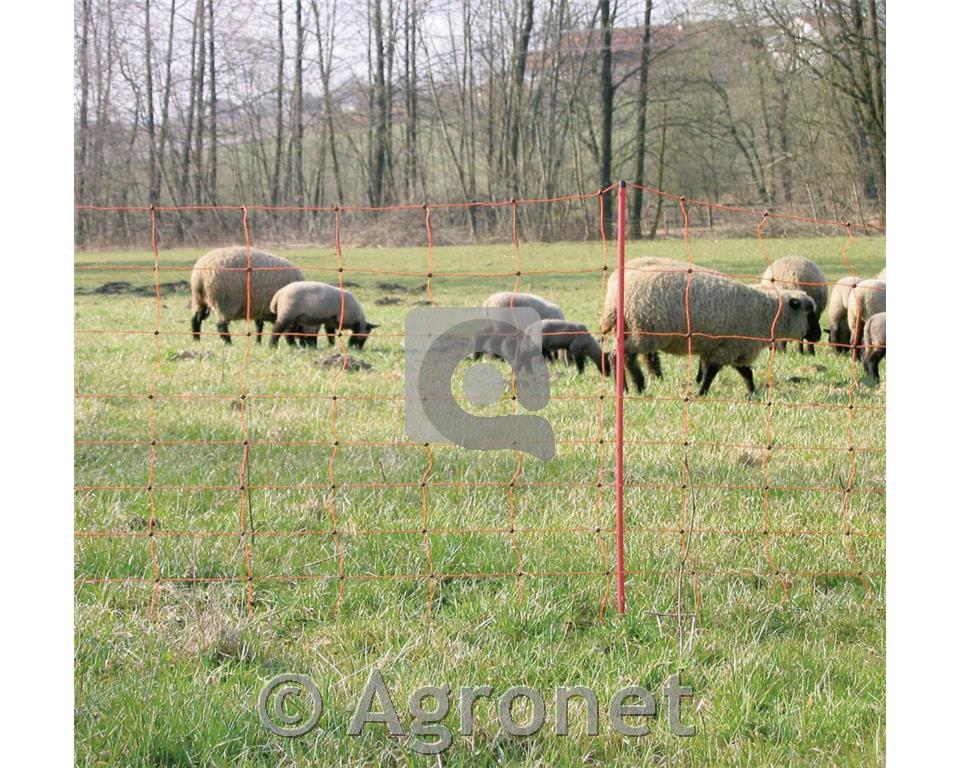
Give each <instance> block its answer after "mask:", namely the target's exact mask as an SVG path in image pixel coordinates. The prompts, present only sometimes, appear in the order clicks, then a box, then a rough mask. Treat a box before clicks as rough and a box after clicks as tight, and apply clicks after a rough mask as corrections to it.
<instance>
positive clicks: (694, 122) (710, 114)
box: [75, 0, 886, 245]
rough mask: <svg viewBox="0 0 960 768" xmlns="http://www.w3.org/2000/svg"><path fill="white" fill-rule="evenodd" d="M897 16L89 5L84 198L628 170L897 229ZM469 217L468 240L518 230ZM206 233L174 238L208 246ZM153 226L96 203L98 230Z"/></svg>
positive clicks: (591, 226)
mask: <svg viewBox="0 0 960 768" xmlns="http://www.w3.org/2000/svg"><path fill="white" fill-rule="evenodd" d="M251 6H253V7H251ZM885 21H886V9H885V4H884V3H883V2H878V1H877V0H813V2H810V1H809V0H808V1H807V2H795V1H794V0H710V1H709V2H707V1H705V0H685V1H683V0H681V1H680V2H669V0H656V1H655V0H635V1H633V2H631V0H366V2H365V3H363V4H352V3H351V4H347V3H339V2H337V0H275V1H273V0H271V1H270V2H262V3H257V4H249V3H240V2H237V0H77V2H76V5H75V30H76V44H75V52H76V56H75V80H76V88H75V94H76V109H75V115H76V119H75V148H76V166H75V196H76V200H77V202H78V203H91V204H99V205H116V206H126V205H162V206H205V205H218V204H235V203H248V204H250V203H260V204H269V205H272V206H293V207H301V208H303V207H317V208H322V207H327V206H332V205H336V204H347V205H364V206H371V207H378V206H384V205H390V204H393V203H398V202H422V201H433V202H440V201H477V200H494V199H511V198H518V199H521V198H541V197H555V196H559V195H564V194H568V193H575V192H582V193H589V192H595V191H597V190H599V189H601V188H604V187H606V186H608V185H609V184H610V183H611V182H612V181H614V180H616V179H617V178H627V179H632V180H635V181H640V182H642V183H643V184H645V185H648V186H653V187H657V188H661V189H667V190H670V191H675V192H679V193H683V194H686V195H688V196H690V197H699V198H705V199H710V200H716V201H719V202H733V203H737V204H742V205H750V206H756V207H761V208H770V209H776V210H781V211H791V212H802V213H805V214H812V215H814V216H818V217H826V218H838V219H844V220H847V219H850V220H857V221H863V222H867V221H871V222H878V221H882V217H883V208H884V197H885V37H886V31H885ZM632 194H633V195H634V197H633V200H632V206H631V216H632V218H631V222H630V226H631V230H632V235H633V236H635V237H654V236H656V235H657V232H658V228H661V227H663V226H669V218H668V214H667V213H666V212H664V211H663V210H662V200H661V199H660V198H658V197H657V196H651V195H649V194H648V195H644V194H643V192H642V191H641V190H634V191H633V193H632ZM605 210H606V211H607V214H608V216H609V215H611V213H612V211H613V204H612V201H609V200H608V201H607V205H606V206H605ZM702 214H703V216H706V217H707V218H706V220H704V221H698V223H702V224H704V225H705V226H711V225H712V226H719V224H718V222H716V221H714V220H713V218H712V216H711V215H710V213H709V212H706V211H705V212H702ZM448 216H449V224H450V226H451V227H455V228H457V230H458V231H459V232H460V233H461V234H462V236H463V237H464V238H472V239H482V238H484V237H487V236H489V234H490V232H491V231H492V230H493V229H495V228H496V227H498V226H499V224H498V214H497V213H496V212H493V213H490V212H487V213H485V212H484V211H482V210H478V209H475V208H466V209H458V210H457V211H455V212H451V213H449V215H448ZM198 221H199V216H198V215H195V216H193V217H191V216H190V215H188V214H185V215H181V216H177V217H176V218H175V220H174V225H173V226H174V230H173V235H172V236H174V237H175V238H176V239H178V240H180V241H183V242H187V241H190V240H191V239H197V238H198V237H200V236H201V235H200V230H199V229H198V224H197V222H198ZM316 221H317V219H316V217H311V216H310V215H306V214H304V215H300V216H292V217H291V216H287V217H283V219H282V221H280V220H279V219H278V220H275V222H274V225H275V226H276V227H277V228H278V234H283V235H284V236H288V235H293V234H294V233H297V234H304V233H307V234H309V232H310V231H311V230H310V228H311V227H316V226H317V224H316ZM609 223H610V222H608V224H609ZM207 226H214V225H212V224H208V225H207ZM223 226H224V227H227V226H229V225H228V224H227V223H223ZM132 227H134V224H132V223H131V221H130V219H129V217H127V216H126V215H124V214H123V213H122V212H120V213H117V214H114V215H111V216H94V215H87V214H84V213H83V212H80V213H79V214H78V217H77V228H76V229H77V241H78V243H79V244H81V245H82V244H86V243H90V242H97V243H99V244H103V243H108V244H109V243H117V244H119V243H122V242H125V241H127V240H129V239H130V238H131V237H132V236H133V234H132V232H131V228H132ZM523 227H524V231H525V234H528V235H529V236H533V237H539V238H544V239H550V238H553V237H590V236H593V235H594V234H595V232H596V207H595V206H592V205H591V203H590V202H588V201H583V202H571V203H570V204H569V205H566V206H563V207H551V206H543V207H541V208H540V209H536V210H535V209H530V210H526V209H525V211H524V219H523ZM611 231H612V230H611ZM661 231H662V230H661Z"/></svg>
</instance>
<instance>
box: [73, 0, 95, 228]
mask: <svg viewBox="0 0 960 768" xmlns="http://www.w3.org/2000/svg"><path fill="white" fill-rule="evenodd" d="M90 3H91V0H83V11H82V21H81V32H80V57H79V58H80V119H79V123H80V125H79V133H80V135H79V136H78V137H77V159H76V168H75V170H74V173H75V175H76V187H75V193H74V194H75V195H76V201H77V202H78V203H85V202H87V200H86V199H85V197H84V195H85V192H86V181H87V146H88V144H89V141H90V138H89V132H90V123H89V120H90V117H89V110H90V53H89V51H90ZM76 226H77V232H76V240H77V244H78V245H81V246H82V245H85V244H86V240H87V221H86V218H85V216H84V215H83V213H82V212H79V213H78V214H77V222H76Z"/></svg>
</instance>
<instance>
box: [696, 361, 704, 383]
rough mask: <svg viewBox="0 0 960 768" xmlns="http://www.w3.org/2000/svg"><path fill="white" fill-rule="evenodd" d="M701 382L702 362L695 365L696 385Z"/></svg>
mask: <svg viewBox="0 0 960 768" xmlns="http://www.w3.org/2000/svg"><path fill="white" fill-rule="evenodd" d="M701 381H703V360H701V361H700V362H698V363H697V384H699V383H700V382H701Z"/></svg>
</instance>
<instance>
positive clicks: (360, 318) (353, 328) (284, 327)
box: [270, 280, 378, 349]
mask: <svg viewBox="0 0 960 768" xmlns="http://www.w3.org/2000/svg"><path fill="white" fill-rule="evenodd" d="M270 311H271V312H273V313H274V315H275V316H276V318H277V319H276V322H275V323H274V325H273V335H272V336H271V337H270V346H271V347H276V346H277V343H278V342H279V340H280V337H281V336H282V335H284V333H292V332H300V329H303V328H320V327H321V326H323V328H324V329H325V330H326V331H327V333H328V334H329V335H332V334H333V333H336V332H341V331H350V332H351V334H350V346H351V347H355V348H356V349H363V345H364V343H365V342H366V340H367V337H368V336H369V335H370V332H371V331H372V330H373V329H374V328H376V327H378V326H377V325H375V324H373V323H368V322H367V318H366V316H365V315H364V313H363V307H361V306H360V302H359V301H357V299H356V297H355V296H354V295H353V294H352V293H350V291H347V290H344V289H342V288H338V287H336V286H333V285H327V284H326V283H319V282H312V281H309V280H301V281H299V282H296V283H290V284H289V285H286V286H284V287H283V288H281V289H280V290H279V291H277V292H276V294H275V295H274V297H273V300H272V301H271V302H270Z"/></svg>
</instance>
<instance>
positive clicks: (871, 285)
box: [847, 280, 887, 359]
mask: <svg viewBox="0 0 960 768" xmlns="http://www.w3.org/2000/svg"><path fill="white" fill-rule="evenodd" d="M886 311H887V284H886V283H885V282H884V281H883V280H861V281H860V282H859V283H857V285H856V287H855V288H854V289H853V291H852V292H851V293H850V298H849V299H848V300H847V327H848V328H849V329H850V343H851V344H852V345H853V350H854V357H856V358H858V359H859V358H860V356H861V353H862V350H861V349H860V344H861V343H862V339H863V324H864V323H866V322H867V320H869V319H870V318H871V317H872V316H873V315H876V314H878V313H880V312H886Z"/></svg>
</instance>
